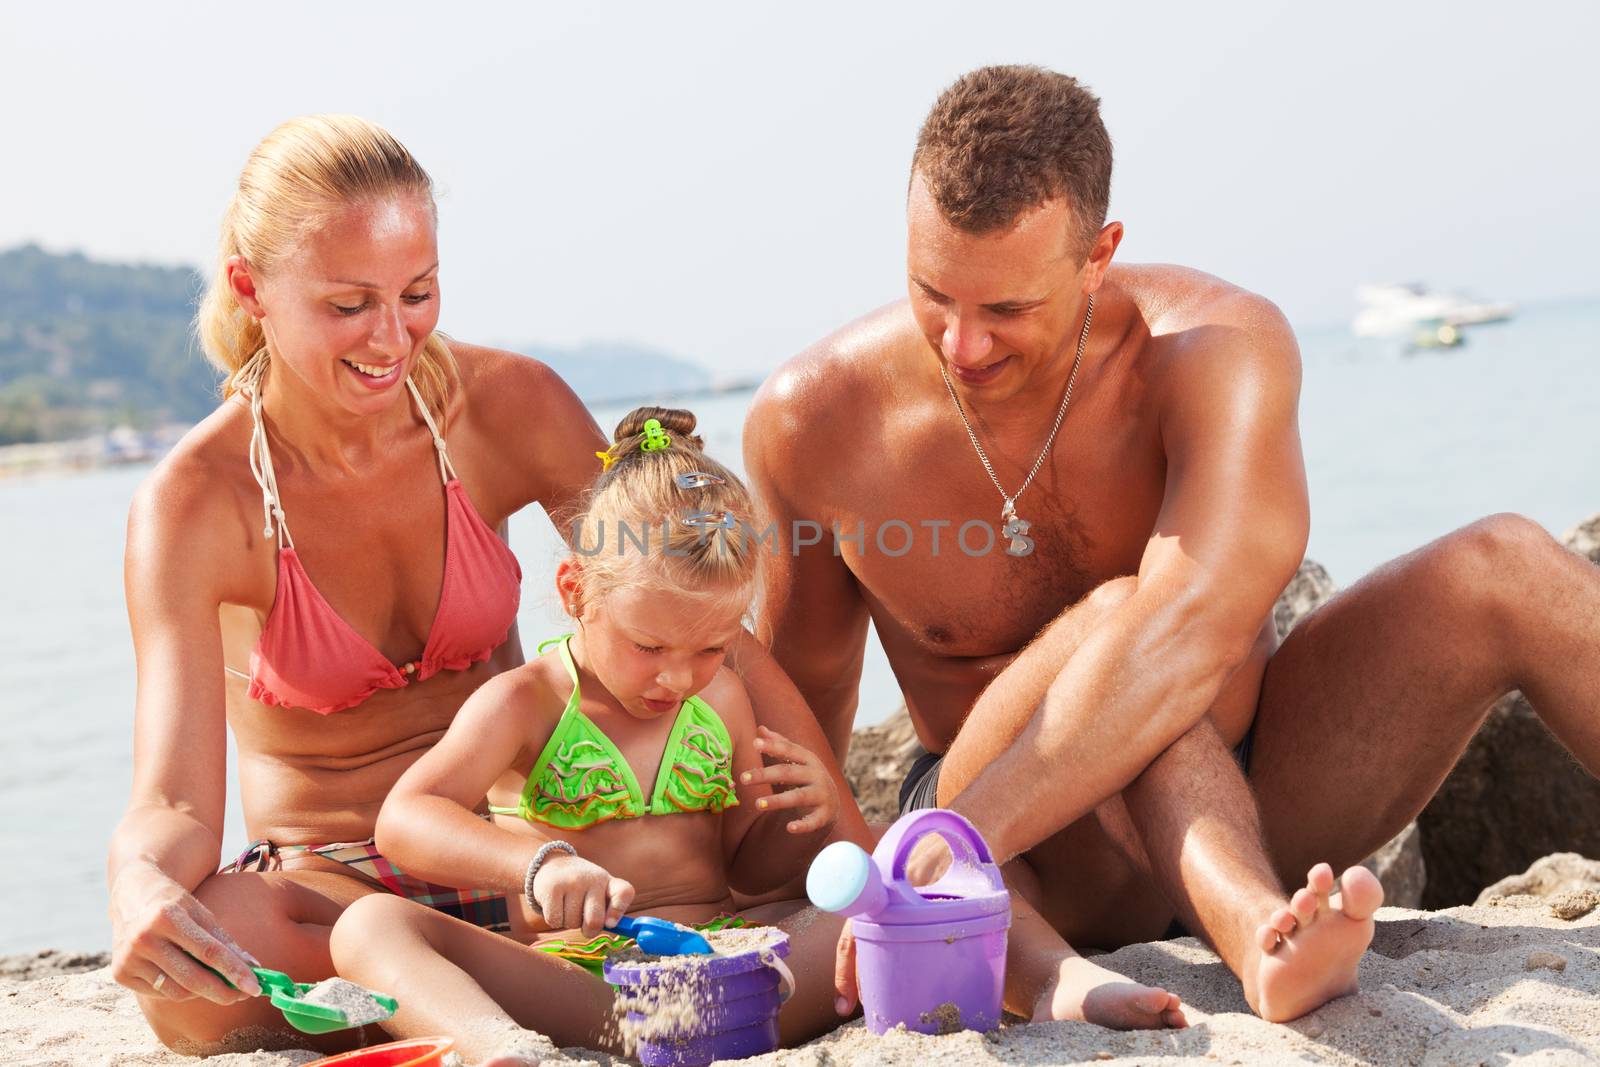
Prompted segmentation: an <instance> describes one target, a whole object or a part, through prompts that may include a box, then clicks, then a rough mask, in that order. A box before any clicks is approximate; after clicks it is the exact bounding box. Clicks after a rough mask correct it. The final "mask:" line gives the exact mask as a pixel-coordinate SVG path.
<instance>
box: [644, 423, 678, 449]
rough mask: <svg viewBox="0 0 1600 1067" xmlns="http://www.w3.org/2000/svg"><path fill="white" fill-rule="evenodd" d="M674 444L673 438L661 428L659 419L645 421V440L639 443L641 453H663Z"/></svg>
mask: <svg viewBox="0 0 1600 1067" xmlns="http://www.w3.org/2000/svg"><path fill="white" fill-rule="evenodd" d="M670 444H672V436H671V435H670V434H668V433H667V432H666V431H665V430H663V429H662V428H661V421H660V420H659V419H645V420H644V440H643V441H640V442H639V451H641V452H662V451H665V450H666V448H667V446H668V445H670Z"/></svg>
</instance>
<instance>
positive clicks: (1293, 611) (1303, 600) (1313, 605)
mask: <svg viewBox="0 0 1600 1067" xmlns="http://www.w3.org/2000/svg"><path fill="white" fill-rule="evenodd" d="M1337 589H1338V587H1337V586H1335V585H1334V584H1333V579H1332V578H1330V577H1328V572H1327V571H1326V570H1325V569H1324V568H1323V566H1322V564H1320V563H1317V562H1316V561H1315V560H1309V559H1307V560H1302V561H1301V563H1300V569H1299V570H1297V571H1295V572H1294V577H1293V578H1291V579H1289V584H1288V585H1286V586H1284V589H1283V592H1282V593H1280V594H1278V602H1277V603H1276V604H1274V605H1273V606H1272V622H1273V624H1274V625H1275V626H1277V628H1278V640H1280V641H1282V640H1283V639H1284V638H1285V637H1286V636H1288V633H1289V631H1290V630H1292V629H1294V627H1295V624H1296V623H1298V622H1299V621H1300V620H1301V619H1303V618H1305V617H1306V616H1307V615H1310V614H1311V613H1312V612H1313V611H1315V610H1316V609H1317V608H1319V607H1321V606H1322V605H1323V604H1325V603H1327V601H1328V600H1329V599H1331V598H1332V597H1333V594H1334V593H1335V592H1336V591H1337Z"/></svg>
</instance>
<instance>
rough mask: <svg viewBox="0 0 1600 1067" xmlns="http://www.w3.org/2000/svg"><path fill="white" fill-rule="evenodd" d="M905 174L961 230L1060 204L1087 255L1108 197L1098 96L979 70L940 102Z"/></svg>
mask: <svg viewBox="0 0 1600 1067" xmlns="http://www.w3.org/2000/svg"><path fill="white" fill-rule="evenodd" d="M911 170H912V173H913V174H921V175H922V177H923V180H924V181H926V182H927V184H928V191H929V192H930V193H932V194H933V199H934V202H935V203H936V204H938V205H939V210H940V211H941V212H942V213H943V214H944V217H945V218H946V219H948V220H949V221H950V223H951V224H952V225H954V226H957V227H959V228H960V229H963V230H966V231H967V232H968V233H979V234H981V233H989V232H992V231H994V230H998V229H1002V228H1004V227H1007V226H1010V225H1011V224H1012V223H1013V222H1015V221H1016V220H1017V218H1018V216H1020V215H1021V214H1022V213H1023V212H1024V211H1027V210H1028V209H1029V208H1033V207H1037V206H1039V205H1040V204H1042V203H1044V202H1045V201H1047V200H1053V199H1055V198H1056V197H1065V198H1066V199H1067V200H1068V201H1069V202H1070V204H1071V206H1072V210H1073V214H1074V215H1075V216H1076V217H1077V223H1078V229H1079V234H1078V236H1079V238H1080V239H1081V243H1082V246H1083V252H1084V254H1085V255H1087V254H1088V250H1089V248H1090V246H1091V245H1092V244H1093V243H1094V238H1095V236H1096V235H1097V234H1098V233H1099V232H1100V227H1102V226H1104V225H1105V221H1106V205H1107V203H1108V202H1109V201H1110V199H1111V137H1110V135H1108V134H1107V133H1106V128H1105V124H1104V123H1102V122H1101V121H1100V98H1099V97H1097V96H1095V95H1094V94H1093V93H1091V92H1090V91H1089V90H1088V89H1087V88H1085V87H1084V86H1082V85H1080V84H1078V81H1077V79H1075V78H1069V77H1067V76H1066V75H1065V74H1057V73H1056V72H1055V71H1052V70H1045V69H1044V68H1043V67H1032V66H1004V67H982V68H980V69H978V70H975V71H972V72H971V73H970V74H964V75H962V76H961V77H960V78H959V79H957V81H956V82H955V84H954V85H951V86H950V87H949V88H948V89H946V90H945V91H944V92H943V93H941V94H940V95H939V99H938V100H937V101H935V103H934V105H933V110H932V111H930V112H928V117H927V119H926V120H925V121H924V122H923V124H922V132H921V133H919V134H918V135H917V150H916V154H915V155H913V156H912V159H911Z"/></svg>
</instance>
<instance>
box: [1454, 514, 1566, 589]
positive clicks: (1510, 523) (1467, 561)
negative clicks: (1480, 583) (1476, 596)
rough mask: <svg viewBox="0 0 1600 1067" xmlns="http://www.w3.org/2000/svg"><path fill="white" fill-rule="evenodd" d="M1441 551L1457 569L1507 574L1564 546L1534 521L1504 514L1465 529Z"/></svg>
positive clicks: (1457, 533)
mask: <svg viewBox="0 0 1600 1067" xmlns="http://www.w3.org/2000/svg"><path fill="white" fill-rule="evenodd" d="M1439 547H1440V548H1441V550H1442V551H1443V553H1444V554H1445V556H1446V559H1447V561H1448V562H1449V563H1450V564H1453V565H1454V566H1456V567H1460V568H1465V569H1471V570H1473V571H1477V572H1480V573H1487V574H1504V573H1507V572H1508V571H1511V570H1513V569H1514V568H1516V567H1517V566H1519V565H1521V564H1524V563H1526V562H1527V561H1528V560H1530V559H1538V558H1539V556H1540V555H1541V554H1543V553H1546V552H1549V551H1550V550H1551V549H1559V548H1560V545H1559V544H1558V543H1557V541H1556V539H1555V538H1553V537H1551V536H1550V534H1549V532H1548V531H1547V530H1545V528H1544V527H1543V526H1540V525H1539V524H1538V523H1536V522H1534V521H1533V520H1532V519H1530V518H1527V517H1526V516H1523V515H1517V514H1514V513H1512V512H1502V513H1500V514H1498V515H1490V516H1488V517H1487V518H1482V519H1479V520H1478V521H1477V522H1475V523H1472V524H1471V525H1469V526H1464V527H1462V528H1461V529H1459V530H1457V531H1456V532H1455V533H1453V534H1450V535H1449V536H1447V537H1445V538H1444V539H1443V540H1442V541H1441V542H1440V543H1439Z"/></svg>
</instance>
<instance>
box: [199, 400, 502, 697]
mask: <svg viewBox="0 0 1600 1067" xmlns="http://www.w3.org/2000/svg"><path fill="white" fill-rule="evenodd" d="M254 378H255V380H254V381H252V382H251V383H250V385H247V386H245V387H244V388H243V391H244V392H245V393H246V394H247V395H249V397H250V414H251V417H252V418H253V419H254V422H255V427H254V430H253V431H252V433H251V438H250V468H251V470H252V471H253V472H254V473H255V476H256V481H257V482H259V483H260V485H261V500H262V510H263V511H264V513H265V519H266V523H265V528H264V530H263V533H264V534H265V535H266V536H267V537H272V536H274V531H276V536H277V539H278V589H277V595H276V596H275V597H274V598H273V601H272V609H271V611H270V612H269V613H268V615H267V621H266V625H265V626H263V627H262V630H261V637H260V638H259V639H258V640H257V641H256V646H255V648H254V649H253V650H252V651H251V653H250V673H249V674H248V675H245V674H242V673H241V672H239V671H235V670H233V669H232V668H231V667H230V668H228V670H229V671H230V673H233V674H236V675H239V676H240V677H244V678H247V679H248V680H249V682H250V689H249V695H250V697H251V699H253V700H259V701H260V702H261V703H263V704H268V705H272V706H274V707H279V706H282V707H299V708H310V709H311V710H312V711H316V712H319V713H321V714H323V715H328V714H331V713H333V712H335V711H343V710H344V709H345V708H351V707H355V706H356V705H357V704H360V703H361V702H362V701H364V700H366V699H367V698H368V697H370V696H371V695H372V694H373V693H376V692H377V691H378V690H380V689H399V688H401V687H403V686H406V685H409V684H411V683H412V682H421V681H426V680H427V679H429V678H432V677H433V676H434V675H435V674H438V673H439V672H440V671H459V670H465V669H466V668H467V667H470V666H472V665H473V664H474V663H481V662H483V661H484V660H486V659H488V658H489V656H490V654H491V653H493V652H494V650H495V649H496V648H498V647H500V645H501V644H502V643H503V642H504V641H505V639H506V635H507V634H508V633H509V632H510V630H511V625H512V623H514V622H515V621H516V618H517V606H518V604H519V603H520V602H521V599H522V568H521V567H520V566H518V565H517V558H516V557H515V556H514V555H512V554H511V549H510V548H508V547H507V546H506V543H505V542H504V541H502V540H500V538H499V537H497V536H495V533H494V531H493V530H491V529H489V527H488V524H486V523H485V522H484V521H483V518H482V517H481V516H480V515H479V514H478V512H477V509H476V508H474V507H473V506H472V501H471V500H470V499H468V497H467V494H466V491H465V490H463V489H462V488H461V482H460V480H459V479H458V478H457V477H456V472H455V468H454V467H452V466H451V465H450V456H449V453H448V452H447V451H446V450H445V443H444V438H443V437H441V436H439V429H438V427H437V426H436V425H435V424H434V421H433V416H432V415H430V414H429V412H428V407H427V405H426V404H424V403H423V402H422V397H421V395H420V394H419V393H418V392H417V387H416V386H415V385H413V384H412V383H411V380H410V379H409V378H408V379H406V386H407V387H408V388H409V389H410V390H411V397H412V399H413V400H414V401H415V402H416V405H417V410H418V411H420V412H421V413H422V418H423V421H424V422H426V423H427V424H428V430H429V431H430V432H431V433H432V434H433V445H434V448H435V449H436V450H437V451H438V456H439V478H440V480H441V481H443V482H444V496H445V547H444V581H443V584H442V587H441V588H440V590H439V607H438V608H437V610H436V611H435V613H434V617H433V625H432V627H431V628H430V629H429V630H428V639H427V642H426V643H425V644H424V646H423V649H422V657H421V658H420V659H418V660H415V661H413V662H411V663H406V664H403V665H401V666H398V667H397V666H395V665H394V664H393V663H390V662H389V660H388V659H387V658H385V656H384V655H383V653H381V652H379V651H378V650H377V649H376V648H375V647H373V645H372V643H371V642H370V641H368V640H367V639H366V638H364V637H362V636H361V635H360V634H358V633H356V631H355V629H354V628H353V627H351V625H350V624H349V623H347V622H345V621H344V619H343V618H341V617H340V615H339V613H338V612H337V611H335V610H334V609H333V607H332V605H330V604H329V603H328V602H327V601H326V600H324V599H323V598H322V594H321V593H319V592H317V587H316V586H315V585H313V584H312V582H311V578H310V576H308V575H307V574H306V571H305V567H304V566H303V565H302V564H301V562H300V556H299V554H298V553H296V552H295V550H294V539H293V538H291V537H290V536H289V529H288V527H287V525H285V522H284V514H283V507H282V504H281V503H280V500H279V497H278V485H277V479H276V478H275V477H274V476H273V472H272V457H271V455H270V454H269V452H268V451H267V434H266V429H265V424H264V423H263V422H262V417H261V390H260V386H259V380H260V375H259V373H258V374H257V375H255V376H254Z"/></svg>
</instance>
